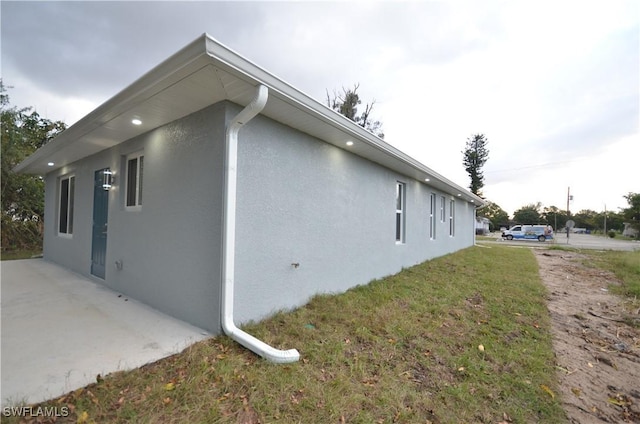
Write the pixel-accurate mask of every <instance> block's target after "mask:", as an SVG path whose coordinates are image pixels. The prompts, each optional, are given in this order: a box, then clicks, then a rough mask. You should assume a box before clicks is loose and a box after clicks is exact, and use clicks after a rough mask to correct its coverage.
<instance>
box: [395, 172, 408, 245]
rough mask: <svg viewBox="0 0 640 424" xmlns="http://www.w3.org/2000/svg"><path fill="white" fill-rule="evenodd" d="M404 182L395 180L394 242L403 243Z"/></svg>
mask: <svg viewBox="0 0 640 424" xmlns="http://www.w3.org/2000/svg"><path fill="white" fill-rule="evenodd" d="M406 196H407V187H406V184H405V183H403V182H401V181H396V216H395V218H396V220H395V221H396V244H404V243H405V241H406V230H405V227H406V222H405V220H406V218H405V215H406V213H405V212H406Z"/></svg>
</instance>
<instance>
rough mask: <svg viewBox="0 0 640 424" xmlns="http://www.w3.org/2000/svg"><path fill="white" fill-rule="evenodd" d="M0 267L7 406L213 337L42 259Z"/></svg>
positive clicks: (1, 371)
mask: <svg viewBox="0 0 640 424" xmlns="http://www.w3.org/2000/svg"><path fill="white" fill-rule="evenodd" d="M0 266H1V269H2V286H1V291H0V308H1V318H2V333H1V343H2V346H1V349H0V353H1V356H0V358H1V359H0V363H1V368H0V379H1V381H2V384H1V389H2V391H1V392H0V400H1V404H2V406H7V405H15V404H20V403H22V402H26V403H34V402H40V401H42V400H46V399H50V398H53V397H56V396H59V395H62V394H64V393H67V392H69V391H71V390H75V389H77V388H79V387H83V386H85V385H87V384H90V383H93V382H95V381H96V376H97V375H98V374H102V375H105V374H108V373H111V372H114V371H119V370H127V369H131V368H136V367H139V366H141V365H144V364H146V363H149V362H153V361H156V360H158V359H161V358H163V357H166V356H169V355H172V354H174V353H177V352H179V351H181V350H183V349H184V348H185V347H187V346H189V345H191V344H193V343H195V342H196V341H199V340H203V339H205V338H207V337H209V336H210V335H209V334H208V333H207V332H206V331H204V330H202V329H200V328H197V327H194V326H191V325H189V324H186V323H184V322H182V321H178V320H176V319H175V318H172V317H169V316H167V315H165V314H163V313H161V312H158V311H156V310H155V309H152V308H150V307H149V306H146V305H144V304H142V303H140V302H137V301H135V300H133V299H128V298H127V297H126V296H124V295H120V294H119V293H116V292H114V291H112V290H109V289H108V288H106V287H104V286H101V285H99V284H97V283H95V282H93V281H90V280H88V279H86V278H84V277H81V276H79V275H77V274H74V273H72V272H70V271H68V270H66V269H64V268H61V267H59V266H57V265H54V264H51V263H49V262H46V261H44V260H42V259H29V260H18V261H4V262H2V263H1V264H0Z"/></svg>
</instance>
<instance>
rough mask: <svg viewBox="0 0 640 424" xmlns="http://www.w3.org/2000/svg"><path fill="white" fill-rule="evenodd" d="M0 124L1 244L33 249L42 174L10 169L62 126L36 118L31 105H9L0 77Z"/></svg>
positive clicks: (40, 207) (40, 208)
mask: <svg viewBox="0 0 640 424" xmlns="http://www.w3.org/2000/svg"><path fill="white" fill-rule="evenodd" d="M0 119H1V125H2V137H1V138H2V159H1V162H2V179H1V180H0V190H1V194H2V195H1V203H2V204H1V208H2V246H3V247H8V248H11V247H15V248H33V247H35V246H37V245H39V244H40V243H41V234H40V223H41V222H42V218H43V216H44V181H43V180H42V177H39V176H33V175H23V174H16V173H15V172H13V168H14V167H15V166H16V165H17V164H18V163H20V162H21V161H22V160H24V159H25V158H26V157H27V156H29V155H30V154H32V153H33V152H35V151H36V149H38V148H39V147H41V146H43V145H44V144H46V143H47V142H48V141H49V140H51V139H52V138H53V137H54V136H55V135H56V134H58V133H59V132H61V131H63V130H64V129H65V128H66V126H65V124H64V123H62V122H59V121H58V122H53V121H50V120H48V119H45V118H42V117H40V115H38V113H37V112H35V111H32V109H31V108H29V107H27V108H21V109H19V108H16V107H11V106H10V101H9V95H8V94H6V89H5V87H4V84H3V82H2V80H1V79H0Z"/></svg>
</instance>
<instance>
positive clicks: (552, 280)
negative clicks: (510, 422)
mask: <svg viewBox="0 0 640 424" xmlns="http://www.w3.org/2000/svg"><path fill="white" fill-rule="evenodd" d="M535 255H536V258H537V260H538V264H539V265H540V276H541V278H542V280H543V282H544V284H545V285H546V286H547V288H548V290H549V299H548V300H549V301H548V305H549V312H550V314H551V319H552V332H553V338H554V340H553V347H554V351H555V354H556V364H557V375H558V379H559V382H560V384H559V386H560V391H561V396H562V401H563V405H564V409H565V410H566V411H567V415H568V417H569V420H570V422H572V423H602V422H608V423H624V422H632V423H640V329H639V328H638V326H637V325H632V323H634V322H638V321H640V315H638V311H637V310H636V311H633V310H629V308H628V305H625V301H624V299H622V298H620V297H619V296H616V295H613V294H611V293H609V291H608V289H607V288H608V287H609V285H610V284H612V283H613V284H615V283H616V282H617V280H616V278H615V277H614V276H613V274H611V273H609V272H607V271H603V270H601V269H597V268H593V267H590V266H588V265H585V263H588V260H589V259H588V257H587V256H585V255H582V254H580V253H574V252H566V251H553V250H541V251H535ZM625 306H626V307H625ZM636 320H637V321H636Z"/></svg>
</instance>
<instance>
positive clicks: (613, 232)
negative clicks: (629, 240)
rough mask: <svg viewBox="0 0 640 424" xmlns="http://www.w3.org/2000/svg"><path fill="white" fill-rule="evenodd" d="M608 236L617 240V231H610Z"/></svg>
mask: <svg viewBox="0 0 640 424" xmlns="http://www.w3.org/2000/svg"><path fill="white" fill-rule="evenodd" d="M607 235H608V236H609V237H610V238H615V237H616V232H615V231H609V232H608V233H607Z"/></svg>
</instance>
